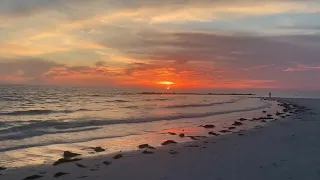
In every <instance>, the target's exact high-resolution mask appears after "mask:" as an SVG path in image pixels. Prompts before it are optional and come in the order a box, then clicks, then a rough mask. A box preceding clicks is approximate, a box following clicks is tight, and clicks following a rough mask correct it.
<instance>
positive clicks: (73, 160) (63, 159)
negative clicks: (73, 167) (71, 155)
mask: <svg viewBox="0 0 320 180" xmlns="http://www.w3.org/2000/svg"><path fill="white" fill-rule="evenodd" d="M80 160H82V159H80V158H76V159H65V158H61V159H59V160H58V161H56V162H54V163H53V165H54V166H57V165H59V164H63V163H69V162H75V161H80Z"/></svg>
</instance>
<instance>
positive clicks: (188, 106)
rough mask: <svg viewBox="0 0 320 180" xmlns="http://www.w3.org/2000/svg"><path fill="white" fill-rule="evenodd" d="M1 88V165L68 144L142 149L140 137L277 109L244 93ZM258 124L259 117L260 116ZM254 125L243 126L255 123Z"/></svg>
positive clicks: (31, 159)
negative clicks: (164, 92)
mask: <svg viewBox="0 0 320 180" xmlns="http://www.w3.org/2000/svg"><path fill="white" fill-rule="evenodd" d="M9 89H10V90H8V89H7V88H4V87H0V92H1V94H2V95H3V96H1V101H0V123H1V124H0V125H1V128H0V152H3V153H0V165H1V164H4V165H5V166H6V167H10V166H23V165H27V164H39V163H45V162H52V161H54V160H57V159H58V158H60V157H61V154H62V152H63V151H65V150H72V151H74V152H79V153H81V154H83V155H84V156H92V154H90V152H88V150H87V149H86V148H88V147H97V146H101V147H104V148H106V151H105V153H111V152H117V151H128V150H135V149H137V146H138V145H139V144H143V143H149V144H150V145H153V146H159V145H160V144H161V143H162V142H163V141H165V140H168V139H174V140H175V141H178V142H186V141H190V140H191V139H190V138H180V137H179V136H177V135H176V136H173V135H170V134H169V133H168V132H172V133H185V134H186V135H187V136H207V135H208V130H207V129H204V128H202V127H199V126H200V125H203V124H208V123H212V124H214V125H215V126H216V128H215V129H214V130H215V131H218V130H222V129H225V128H227V127H229V126H230V125H231V124H232V122H233V121H234V120H236V119H238V118H239V117H248V118H250V117H256V116H258V117H259V116H261V111H262V109H267V110H268V111H269V112H272V111H274V112H275V109H276V108H277V106H276V105H275V104H272V103H271V102H267V101H262V100H260V99H256V98H245V97H237V96H205V95H201V96H193V95H138V94H129V95H127V94H126V95H125V94H123V93H119V92H113V91H101V90H97V89H89V88H46V87H37V88H35V87H28V86H22V87H20V86H17V87H10V88H9ZM253 124H254V123H253ZM250 126H252V125H248V126H243V127H241V128H249V127H250Z"/></svg>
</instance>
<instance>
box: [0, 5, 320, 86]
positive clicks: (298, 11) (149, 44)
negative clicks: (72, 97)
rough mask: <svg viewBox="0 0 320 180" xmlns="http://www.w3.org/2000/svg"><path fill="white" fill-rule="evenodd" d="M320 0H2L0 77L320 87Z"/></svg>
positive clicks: (107, 83)
mask: <svg viewBox="0 0 320 180" xmlns="http://www.w3.org/2000/svg"><path fill="white" fill-rule="evenodd" d="M319 10H320V1H319V0H259V1H257V0H196V1H195V0H194V1H193V0H161V1H159V0H1V1H0V83H1V84H8V83H9V84H45V85H51V84H52V85H80V86H112V87H113V86H116V87H159V88H168V87H170V88H189V89H190V88H231V89H232V88H277V89H310V90H319V89H320V83H319V82H320V81H319V79H318V78H319V77H320V21H319V19H320V11H319Z"/></svg>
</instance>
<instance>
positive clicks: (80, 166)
mask: <svg viewBox="0 0 320 180" xmlns="http://www.w3.org/2000/svg"><path fill="white" fill-rule="evenodd" d="M76 166H78V167H79V168H86V167H87V166H84V165H82V164H79V163H76Z"/></svg>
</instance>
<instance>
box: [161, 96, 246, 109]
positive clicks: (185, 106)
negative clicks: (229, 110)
mask: <svg viewBox="0 0 320 180" xmlns="http://www.w3.org/2000/svg"><path fill="white" fill-rule="evenodd" d="M242 99H244V98H238V99H232V100H230V101H224V102H215V103H201V104H200V103H199V104H182V105H171V106H166V107H165V108H189V107H208V106H215V105H222V104H232V103H235V102H238V101H240V100H242Z"/></svg>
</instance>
